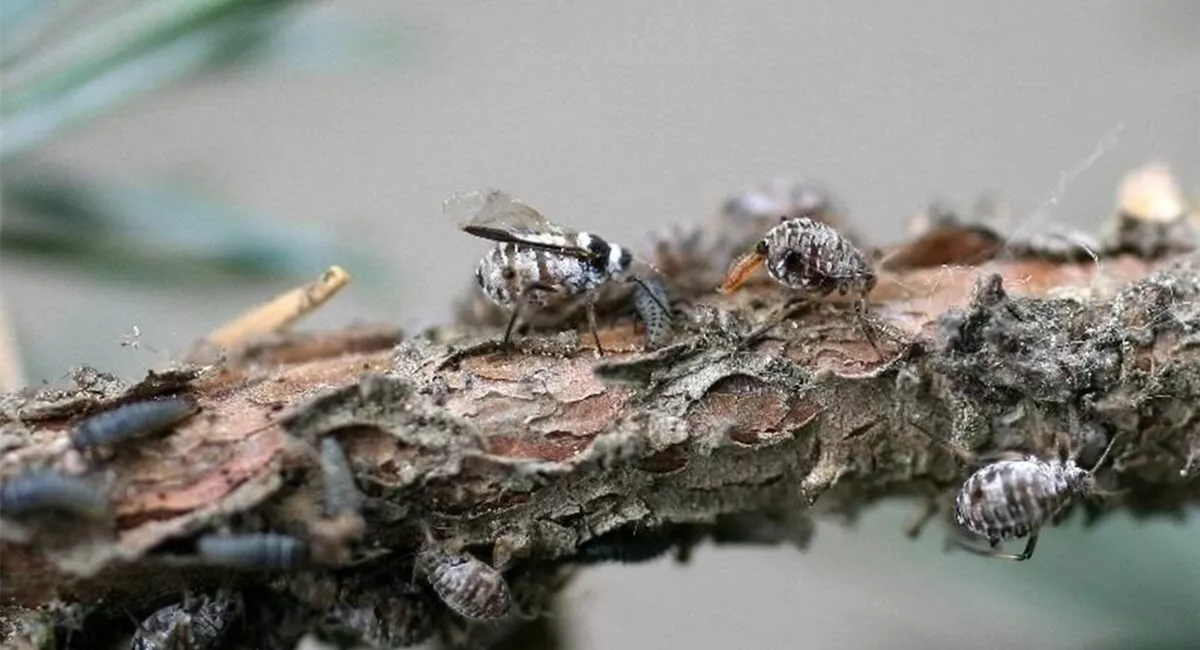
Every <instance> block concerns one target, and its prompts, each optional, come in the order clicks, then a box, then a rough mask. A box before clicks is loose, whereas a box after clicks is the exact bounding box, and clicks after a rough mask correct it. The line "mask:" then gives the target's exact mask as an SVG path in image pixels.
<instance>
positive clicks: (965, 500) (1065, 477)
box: [954, 437, 1116, 560]
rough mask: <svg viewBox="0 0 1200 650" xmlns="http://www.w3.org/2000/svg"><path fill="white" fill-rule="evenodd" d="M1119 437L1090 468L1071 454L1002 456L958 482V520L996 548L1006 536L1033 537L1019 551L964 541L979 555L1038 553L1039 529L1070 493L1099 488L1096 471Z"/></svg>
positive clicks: (1023, 556)
mask: <svg viewBox="0 0 1200 650" xmlns="http://www.w3.org/2000/svg"><path fill="white" fill-rule="evenodd" d="M1115 441H1116V438H1115V437H1114V438H1113V440H1112V441H1110V442H1109V446H1108V448H1107V449H1105V451H1104V454H1103V455H1101V457H1100V459H1099V460H1097V461H1096V465H1095V466H1094V467H1093V468H1092V469H1090V470H1087V469H1083V468H1082V467H1079V466H1078V465H1076V464H1075V461H1074V460H1072V459H1068V460H1066V461H1059V460H1049V461H1046V460H1041V459H1039V458H1036V457H1034V456H1026V457H1024V458H1020V459H1016V460H1000V461H996V462H994V463H990V464H988V465H986V466H984V467H982V468H980V469H979V470H977V471H976V472H975V473H974V474H972V475H971V476H969V477H968V478H967V480H966V481H965V482H964V483H963V485H962V487H961V488H959V491H958V496H957V498H956V499H955V502H954V519H955V520H956V521H957V522H958V525H959V526H960V527H961V528H962V529H963V530H965V531H967V532H969V533H973V534H975V535H978V536H979V537H983V538H985V539H987V540H988V544H989V545H990V546H991V547H992V549H994V548H995V547H996V546H997V545H998V544H999V543H1000V542H1001V540H1008V539H1020V538H1022V537H1025V536H1029V541H1028V542H1026V544H1025V550H1024V551H1022V552H1021V553H1019V554H1012V553H1000V552H997V551H995V550H991V549H978V548H975V547H972V546H969V545H966V544H959V545H960V546H962V547H963V548H966V549H967V550H969V551H972V552H974V553H977V554H980V555H986V556H990V557H997V558H1002V559H1007V560H1028V559H1029V558H1031V557H1033V549H1034V547H1036V546H1037V538H1038V531H1039V530H1040V529H1041V528H1042V527H1043V526H1045V525H1046V524H1049V523H1051V522H1052V521H1054V518H1055V517H1056V516H1057V515H1058V514H1059V513H1060V512H1061V511H1062V510H1063V508H1065V507H1066V506H1067V504H1068V503H1070V501H1071V499H1073V498H1074V497H1076V496H1081V497H1086V496H1089V495H1091V494H1094V493H1095V490H1096V483H1095V479H1094V477H1093V475H1092V473H1093V472H1094V471H1095V469H1096V468H1097V467H1099V466H1100V465H1101V464H1102V463H1104V460H1105V459H1106V458H1107V457H1108V454H1109V452H1110V451H1111V450H1112V443H1113V442H1115Z"/></svg>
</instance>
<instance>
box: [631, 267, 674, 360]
mask: <svg viewBox="0 0 1200 650" xmlns="http://www.w3.org/2000/svg"><path fill="white" fill-rule="evenodd" d="M670 304H671V299H670V298H669V297H668V296H667V287H666V285H664V284H663V283H662V281H661V280H658V279H656V278H649V279H647V280H646V281H645V282H642V283H640V284H638V286H636V287H634V288H633V307H634V309H636V310H637V313H638V316H640V317H641V319H642V322H643V323H644V324H645V325H646V348H647V349H654V348H657V347H659V346H661V345H662V344H663V342H665V341H666V340H667V338H668V337H670V336H671V324H672V319H671V310H670V309H669V308H667V309H664V308H663V306H664V305H670Z"/></svg>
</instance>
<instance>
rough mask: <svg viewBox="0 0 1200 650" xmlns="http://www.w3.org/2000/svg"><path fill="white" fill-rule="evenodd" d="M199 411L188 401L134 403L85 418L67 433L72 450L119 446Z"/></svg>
mask: <svg viewBox="0 0 1200 650" xmlns="http://www.w3.org/2000/svg"><path fill="white" fill-rule="evenodd" d="M199 410H200V407H199V406H198V405H197V404H196V401H195V400H194V399H192V398H190V397H168V398H164V399H157V400H147V401H145V402H134V403H131V404H125V405H123V406H119V407H117V408H115V409H113V410H111V411H106V412H104V413H100V414H98V415H94V416H92V417H90V418H87V419H86V420H84V421H83V422H80V423H79V424H78V425H76V427H75V428H74V429H73V430H72V431H71V444H73V445H74V446H75V448H76V449H80V450H82V449H86V448H88V447H99V446H101V445H111V444H120V443H122V442H125V441H128V440H133V439H136V438H141V437H143V436H148V435H151V434H154V433H158V432H160V431H163V430H165V429H167V428H169V427H171V426H172V425H174V424H176V423H178V422H180V421H182V420H184V419H185V418H187V417H190V416H191V415H192V414H194V413H196V412H197V411H199Z"/></svg>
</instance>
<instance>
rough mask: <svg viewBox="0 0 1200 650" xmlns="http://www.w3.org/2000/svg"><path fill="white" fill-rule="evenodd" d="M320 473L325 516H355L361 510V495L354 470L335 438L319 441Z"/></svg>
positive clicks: (330, 437) (329, 437)
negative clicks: (323, 485)
mask: <svg viewBox="0 0 1200 650" xmlns="http://www.w3.org/2000/svg"><path fill="white" fill-rule="evenodd" d="M321 473H322V475H323V476H324V481H325V492H324V497H325V498H324V500H325V515H326V516H329V517H337V516H339V515H342V514H356V513H358V511H359V509H360V508H362V503H363V495H362V492H359V490H358V485H357V484H356V483H355V481H354V469H353V468H352V467H350V461H349V460H348V459H347V458H346V452H345V451H343V450H342V445H341V443H339V442H338V441H337V438H334V437H332V436H325V437H324V438H322V439H321Z"/></svg>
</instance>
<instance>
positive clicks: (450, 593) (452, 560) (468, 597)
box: [417, 548, 513, 620]
mask: <svg viewBox="0 0 1200 650" xmlns="http://www.w3.org/2000/svg"><path fill="white" fill-rule="evenodd" d="M417 564H418V568H419V569H420V570H421V571H422V572H423V573H424V574H425V576H426V578H427V579H428V580H429V585H430V586H431V587H433V590H434V591H435V592H437V594H438V596H439V597H441V599H442V601H443V602H445V603H446V606H447V607H449V608H450V609H452V610H454V611H455V612H456V613H457V614H459V615H460V616H463V617H465V618H469V619H474V620H494V619H498V618H504V617H505V616H507V615H508V614H509V612H510V611H511V610H512V605H513V598H512V592H511V591H510V590H509V588H508V582H507V581H505V579H504V576H503V575H502V574H501V573H500V572H499V571H497V570H496V569H494V568H492V567H491V566H489V565H487V564H486V563H484V562H483V561H481V560H479V559H477V558H475V557H474V556H472V555H470V554H468V553H447V552H444V551H441V550H437V549H434V548H427V549H425V550H423V551H422V552H421V553H420V554H419V555H418V557H417Z"/></svg>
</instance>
